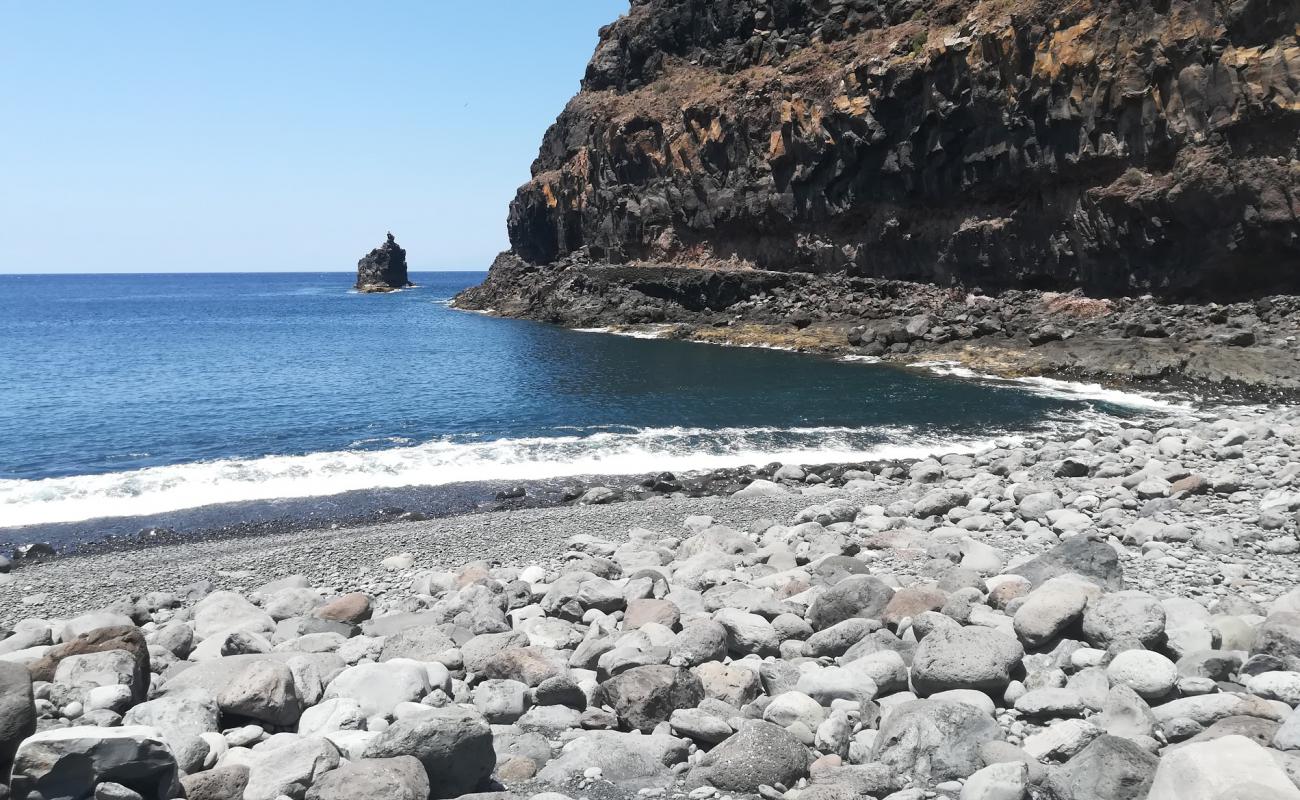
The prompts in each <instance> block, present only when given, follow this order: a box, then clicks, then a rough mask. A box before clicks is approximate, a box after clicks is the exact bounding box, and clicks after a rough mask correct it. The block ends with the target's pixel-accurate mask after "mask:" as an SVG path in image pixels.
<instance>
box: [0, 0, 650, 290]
mask: <svg viewBox="0 0 1300 800" xmlns="http://www.w3.org/2000/svg"><path fill="white" fill-rule="evenodd" d="M627 7H628V0H545V2H537V0H474V2H470V3H463V2H458V3H452V2H446V1H445V0H385V1H384V2H374V3H371V2H365V3H361V2H343V1H342V0H276V2H271V3H267V2H261V1H254V0H221V2H215V3H197V2H171V1H169V2H144V1H143V0H122V2H113V3H105V2H98V1H97V0H95V1H93V2H92V0H66V1H62V2H23V1H22V0H0V115H3V116H2V117H0V118H3V119H4V120H5V121H6V124H5V131H4V133H3V134H0V273H19V272H22V273H32V272H61V273H81V272H216V271H221V272H227V271H230V272H250V271H272V270H273V271H327V270H328V271H334V270H351V269H355V267H356V261H357V259H358V258H360V257H361V256H362V255H364V254H365V252H366V251H368V250H369V249H370V248H372V247H375V246H377V245H378V244H379V243H380V242H381V241H382V240H383V238H384V233H385V231H388V230H390V229H391V230H392V231H393V233H394V234H395V235H396V237H397V240H398V242H399V243H400V244H402V246H404V247H405V248H406V250H407V259H408V262H409V263H410V264H411V266H412V268H415V269H486V268H487V266H488V264H489V263H490V262H491V260H492V258H493V256H494V255H495V254H496V253H497V252H499V251H501V250H503V249H505V248H506V246H507V240H506V230H505V220H506V207H507V205H508V203H509V201H510V199H511V198H512V197H513V196H514V192H515V189H516V188H517V187H518V186H519V185H520V184H522V183H524V182H525V181H527V180H528V177H529V171H528V170H529V165H530V164H531V163H532V160H533V159H534V158H535V157H536V155H537V148H538V146H539V145H540V144H541V140H542V134H543V132H544V131H545V130H546V128H547V126H548V125H550V123H551V122H552V121H554V119H555V117H556V115H557V114H559V112H560V111H561V109H563V107H564V104H565V102H566V101H567V100H568V99H569V98H570V97H571V96H572V95H573V94H574V93H575V92H576V91H577V89H578V81H579V80H580V79H581V77H582V73H583V70H584V67H585V65H586V63H587V61H588V59H589V58H590V57H591V53H592V51H593V50H594V48H595V45H596V39H597V31H598V29H599V28H600V26H601V25H605V24H608V23H609V22H612V21H613V20H615V19H617V18H618V16H619V15H620V14H622V13H624V12H626V11H627Z"/></svg>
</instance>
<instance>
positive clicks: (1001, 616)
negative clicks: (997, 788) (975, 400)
mask: <svg viewBox="0 0 1300 800" xmlns="http://www.w3.org/2000/svg"><path fill="white" fill-rule="evenodd" d="M1297 456H1300V408H1295V407H1276V408H1268V409H1260V408H1237V409H1227V410H1226V411H1225V410H1222V409H1220V410H1218V413H1208V412H1207V413H1203V414H1190V413H1188V414H1181V415H1173V416H1169V415H1164V416H1152V417H1147V418H1142V419H1135V420H1132V421H1131V422H1130V424H1127V425H1123V424H1121V425H1120V426H1118V427H1116V428H1115V429H1113V430H1092V431H1084V432H1082V433H1081V434H1080V435H1078V436H1077V437H1074V438H1072V437H1069V436H1063V437H1057V438H1042V439H1033V440H1026V441H1021V442H1011V441H1007V442H1004V443H1002V444H1001V445H1000V446H995V447H993V448H991V449H987V450H984V451H981V452H979V453H975V454H969V455H956V456H943V457H938V458H926V459H922V460H918V461H915V462H911V463H895V464H880V465H873V466H871V467H870V468H869V469H867V470H864V471H860V472H858V473H857V474H850V475H845V476H844V477H845V478H846V479H847V482H846V484H845V485H844V486H841V487H828V486H826V484H825V482H823V481H822V480H821V478H820V476H813V475H809V474H808V473H806V472H805V471H804V470H802V469H799V468H794V467H793V466H791V467H788V468H784V467H783V468H782V469H781V471H780V473H779V474H774V475H772V478H774V479H776V480H773V481H767V480H761V481H755V482H754V483H752V484H750V485H749V486H747V487H746V488H745V489H744V490H742V491H740V492H738V493H735V494H732V495H729V496H711V497H701V498H671V497H656V498H653V499H649V500H646V501H644V502H625V503H611V504H593V505H563V506H554V507H550V508H539V509H527V510H516V511H499V512H489V513H475V514H466V515H460V516H451V517H447V518H444V519H438V520H429V521H423V522H406V523H390V524H385V525H378V526H369V527H362V528H354V529H339V530H333V531H305V532H299V533H286V534H282V535H278V536H265V537H258V538H244V539H229V540H216V541H202V542H183V543H175V544H164V545H161V546H158V547H152V548H146V549H143V550H137V551H131V552H117V553H112V552H110V553H98V554H88V555H85V556H81V557H74V558H67V559H63V558H53V559H49V560H47V561H38V562H35V563H31V564H24V565H23V566H22V567H21V568H19V569H17V570H15V571H14V572H13V573H12V574H11V575H9V576H8V580H7V581H4V582H0V668H3V669H5V670H7V674H18V675H20V676H21V677H22V678H23V679H29V676H31V677H34V678H35V679H36V681H37V682H36V683H34V684H32V686H33V687H34V689H35V692H34V694H33V693H32V692H29V693H27V694H26V695H25V697H24V698H23V700H24V701H25V703H24V705H23V706H22V707H21V710H22V711H23V713H26V714H27V715H28V719H30V720H31V729H32V730H39V731H40V733H38V734H37V737H38V738H36V739H34V740H28V741H29V742H31V744H28V743H24V744H22V745H21V747H22V748H29V747H33V748H38V747H40V746H44V745H43V743H44V742H55V743H56V744H55V745H53V746H56V747H58V746H62V745H61V744H59V743H62V742H63V741H64V740H65V739H72V740H73V744H72V745H71V746H74V747H76V746H81V745H79V744H76V743H77V742H81V741H84V740H85V739H89V740H91V741H92V742H100V741H104V740H108V739H110V738H112V737H115V736H125V737H146V738H145V741H146V742H147V741H149V740H148V738H147V737H155V738H158V739H161V740H162V741H164V742H166V743H167V745H168V746H167V748H162V749H163V750H164V751H165V752H166V753H167V754H168V755H167V757H166V759H165V764H164V766H165V767H166V768H167V769H171V770H172V773H171V774H172V775H173V776H174V775H176V770H177V769H178V768H179V772H180V775H181V782H182V783H184V784H185V786H186V787H187V789H188V788H189V787H191V786H199V785H205V783H206V782H217V781H221V780H229V781H233V782H237V783H238V785H240V786H243V785H244V784H245V783H246V784H247V785H248V786H249V787H250V788H251V787H258V788H257V789H256V792H255V793H254V794H253V795H252V796H257V797H263V796H265V797H273V796H276V795H275V794H274V793H272V792H269V791H268V792H267V793H265V794H263V793H262V789H263V788H265V787H266V786H267V785H268V784H270V783H272V782H274V781H278V780H283V776H284V775H285V774H286V771H292V770H296V769H299V768H300V767H301V769H302V775H303V777H302V778H301V780H300V782H299V784H298V786H299V788H302V786H303V785H310V786H313V788H314V786H315V785H325V784H328V783H329V782H331V781H334V782H340V781H342V782H346V781H349V780H352V779H353V776H354V775H355V774H357V771H358V770H362V771H364V770H366V769H368V768H371V767H377V766H378V765H377V764H375V763H374V762H369V761H368V759H369V758H377V757H385V758H387V757H391V756H395V755H416V756H417V757H418V756H420V755H422V754H424V753H426V752H427V750H425V749H422V748H424V747H425V745H424V744H423V742H424V741H426V739H425V738H422V737H423V735H424V734H421V735H420V736H415V735H414V733H415V732H426V733H428V735H429V736H434V735H435V734H436V737H437V741H438V742H439V745H438V746H439V747H445V748H447V749H449V750H451V751H453V752H454V753H455V754H456V757H455V762H454V763H455V765H456V766H455V767H449V766H447V762H446V760H444V759H441V758H439V759H438V760H429V759H426V760H425V761H424V762H415V761H412V765H413V766H414V764H415V763H421V764H422V765H423V766H424V767H425V769H426V770H427V775H426V772H425V771H422V770H415V771H414V772H412V774H411V775H410V776H407V777H405V778H403V779H402V780H404V781H405V780H409V781H411V782H412V783H413V785H415V786H417V787H419V788H418V789H417V790H415V791H414V793H413V794H411V795H410V796H412V797H416V796H418V797H425V796H428V795H429V791H428V789H426V788H423V787H425V786H428V785H431V784H436V785H447V784H446V783H445V782H446V781H448V780H459V781H460V783H458V784H456V788H455V789H454V790H450V791H447V792H445V793H446V794H447V795H448V796H451V795H455V796H462V795H468V794H470V793H473V792H484V791H487V792H502V793H503V794H501V795H499V798H500V799H501V800H507V799H508V798H525V797H532V796H534V795H535V794H536V793H538V792H544V791H549V792H559V793H561V794H563V795H564V796H565V797H574V798H581V797H589V796H590V797H599V798H601V799H602V800H634V798H644V797H646V796H655V797H662V798H665V800H701V798H705V797H714V796H716V795H718V794H719V792H726V793H728V796H732V797H737V798H742V797H743V798H751V797H758V796H761V797H763V798H765V800H810V795H811V797H817V798H821V797H826V796H830V797H847V796H850V795H852V796H861V795H862V794H863V793H864V785H865V787H866V789H865V792H866V794H868V795H869V796H873V797H890V798H897V799H898V800H903V799H904V798H906V800H915V799H916V798H919V797H922V796H923V795H924V796H931V795H933V796H935V797H942V798H952V799H954V800H955V798H957V797H958V796H959V795H961V794H963V793H965V792H964V791H963V786H970V785H972V784H975V783H977V782H980V781H988V780H990V779H991V778H990V775H992V776H993V777H994V778H996V779H997V780H1003V779H1005V778H1007V777H1008V776H1009V777H1010V778H1011V779H1013V780H1014V781H1018V785H1019V786H1021V787H1022V788H1023V789H1025V790H1026V791H1022V792H1021V793H1022V795H1023V794H1026V793H1027V790H1028V787H1029V785H1031V784H1033V785H1037V786H1044V787H1047V786H1051V785H1054V782H1055V781H1059V780H1067V781H1068V780H1070V775H1071V770H1078V769H1088V770H1092V771H1095V770H1098V769H1101V770H1104V771H1109V770H1111V769H1113V768H1112V767H1111V766H1108V765H1109V764H1111V763H1112V761H1115V762H1116V763H1117V764H1118V765H1119V766H1122V767H1124V768H1125V769H1128V770H1130V772H1126V773H1124V774H1125V775H1131V776H1132V779H1133V782H1134V784H1135V785H1136V784H1139V783H1143V782H1146V783H1148V784H1150V783H1151V782H1152V781H1153V780H1154V785H1158V784H1159V783H1160V781H1161V780H1162V778H1161V777H1160V776H1161V775H1162V774H1166V773H1168V772H1170V771H1175V772H1180V774H1181V771H1182V770H1186V769H1188V768H1189V767H1188V765H1187V763H1186V761H1185V759H1184V758H1183V756H1182V755H1181V754H1182V753H1183V751H1182V750H1181V749H1180V748H1182V747H1184V746H1185V747H1195V746H1200V747H1202V748H1206V747H1208V748H1210V751H1213V752H1217V748H1219V747H1221V746H1222V747H1227V746H1229V745H1232V746H1233V747H1235V748H1237V749H1241V748H1247V749H1248V750H1249V752H1248V753H1246V755H1245V756H1243V757H1249V758H1251V759H1253V761H1252V767H1251V769H1252V770H1253V772H1252V774H1253V775H1256V776H1258V775H1260V774H1263V773H1267V774H1268V775H1269V776H1270V777H1269V780H1270V781H1273V782H1274V783H1275V784H1276V785H1278V786H1290V785H1291V782H1292V781H1294V780H1295V777H1291V776H1296V777H1300V773H1297V772H1295V770H1294V766H1295V765H1296V763H1297V760H1300V754H1297V753H1295V752H1294V751H1295V750H1300V740H1297V739H1294V738H1292V736H1291V734H1290V733H1288V731H1290V730H1291V729H1292V728H1293V727H1295V724H1296V722H1300V717H1297V716H1295V715H1296V713H1300V712H1296V711H1295V710H1294V709H1293V706H1294V705H1296V704H1300V695H1298V694H1295V693H1294V692H1293V691H1292V690H1291V689H1289V688H1287V687H1290V686H1292V683H1290V682H1289V681H1290V679H1291V678H1292V677H1297V678H1300V661H1297V660H1296V657H1295V655H1294V654H1295V652H1296V651H1295V650H1294V644H1295V642H1296V641H1297V639H1296V638H1295V637H1296V634H1295V633H1294V626H1293V623H1292V622H1291V620H1292V619H1293V618H1295V617H1296V615H1295V614H1294V613H1292V612H1293V611H1294V610H1295V609H1296V608H1300V590H1297V589H1296V586H1297V585H1298V584H1300V560H1298V558H1297V556H1298V555H1300V535H1298V534H1300V517H1298V515H1297V512H1298V511H1300V469H1297V468H1295V464H1296V463H1300V458H1298V457H1297ZM78 634H80V635H78ZM123 653H125V655H123ZM133 654H138V655H133ZM72 659H81V660H85V662H86V663H87V664H92V663H93V664H98V663H100V661H104V662H109V663H110V664H117V663H118V662H123V663H127V662H130V663H138V664H139V670H138V672H133V671H132V670H131V669H126V670H125V671H124V672H123V671H121V670H119V671H116V672H115V671H114V670H113V669H108V670H107V672H105V671H103V670H101V671H99V672H95V673H94V675H93V676H90V673H89V672H87V673H86V675H87V677H85V678H82V677H81V676H82V673H81V672H77V671H75V670H73V669H72V667H73V665H74V664H75V665H77V667H78V669H80V668H81V664H82V661H80V660H78V661H73V660H72ZM133 659H134V660H133ZM140 659H142V660H140ZM6 662H7V663H6ZM55 665H57V666H55ZM65 665H66V666H65ZM87 669H88V668H87ZM102 674H107V677H101V675H102ZM138 675H144V676H147V677H146V678H145V679H142V678H140V677H138ZM1279 676H1280V677H1279ZM79 680H89V681H93V683H91V684H80V683H77V681H79ZM105 680H107V681H109V682H110V683H111V682H112V681H117V682H118V683H117V684H114V685H108V684H104V683H103V681H105ZM244 681H251V682H252V683H248V684H247V688H245V686H246V685H245V683H243V682H244ZM137 686H138V687H139V688H138V690H137V689H135V688H134V687H137ZM299 686H301V687H302V688H298V687H299ZM22 688H24V689H25V684H24V685H23V687H22ZM1279 692H1281V693H1282V694H1279ZM110 693H111V694H112V697H114V698H119V699H118V700H114V701H113V704H110V705H108V706H105V705H103V704H102V703H103V702H104V701H103V700H102V699H101V698H103V697H105V696H107V695H109V694H110ZM33 696H34V697H35V699H32V698H33ZM1280 701H1281V702H1280ZM187 704H194V705H197V706H198V707H199V708H198V709H197V713H196V710H195V709H191V708H190V706H189V705H187ZM205 708H210V710H207V711H205V710H204V709H205ZM177 713H183V714H184V715H185V716H184V719H185V721H186V722H185V724H186V725H190V726H192V727H180V726H174V725H172V724H171V722H170V721H171V720H172V717H171V716H170V715H172V714H177ZM137 723H142V724H146V725H147V724H154V725H156V727H157V729H156V730H155V729H153V728H149V727H138V726H137ZM452 723H454V724H452ZM126 726H131V727H126ZM943 726H947V727H943ZM1243 726H1244V727H1243ZM936 730H939V731H948V732H947V733H945V734H944V735H942V736H938V737H935V736H933V735H932V733H933V732H934V731H936ZM1240 730H1246V731H1248V732H1250V733H1251V738H1249V739H1248V738H1245V737H1242V736H1240V735H1235V734H1237V733H1238V732H1239V731H1240ZM927 731H929V732H931V734H925V732H927ZM923 734H924V735H923ZM444 736H445V738H443V737H444ZM41 737H44V738H41ZM60 737H63V738H60ZM196 742H197V744H196ZM444 742H445V744H444ZM1234 742H1235V743H1236V744H1234ZM900 743H903V744H901V745H900ZM1202 743H1205V744H1202ZM91 746H94V745H91ZM647 748H651V749H652V750H653V752H655V753H659V752H663V753H664V754H665V755H664V756H663V758H660V757H659V756H658V755H655V756H654V757H652V758H649V759H647V758H646V757H645V756H644V755H643V754H644V753H645V752H646V749H647ZM755 748H765V749H764V752H775V753H778V754H779V759H778V760H777V761H776V762H774V763H778V764H779V768H780V770H781V772H780V773H779V774H776V773H773V772H772V771H771V770H769V769H768V768H767V766H766V765H760V766H761V768H760V766H756V765H755V764H754V763H753V761H752V759H749V758H748V757H747V756H748V754H749V753H750V752H751V751H753V750H754V749H755ZM939 749H942V751H943V752H942V758H943V759H944V760H943V761H941V762H940V761H938V759H939V758H940V756H939V755H937V754H936V752H937V750H939ZM951 753H959V754H960V758H959V760H954V759H953V757H952V756H951V755H950V754H951ZM344 759H347V761H348V762H350V763H346V764H345V763H344ZM1098 759H1100V760H1101V762H1100V763H1101V765H1100V766H1099V765H1098ZM16 763H17V764H19V765H20V768H18V769H15V775H16V776H17V775H18V774H20V772H21V771H22V770H33V769H38V768H39V767H38V766H35V765H36V764H37V763H38V760H37V759H36V758H35V756H31V757H24V755H23V753H22V750H21V749H20V754H19V756H18V759H17V762H16ZM151 763H152V762H151ZM935 763H941V764H942V765H943V767H942V769H943V770H944V771H942V772H938V771H936V770H935V768H934V767H933V766H932V765H933V764H935ZM322 764H323V765H324V766H318V765H322ZM1114 768H1118V767H1114ZM334 770H338V772H339V774H338V775H335V776H331V773H332V772H333V771H334ZM990 771H991V772H990ZM322 772H323V774H321V773H322ZM1089 774H1091V773H1089ZM773 775H775V777H773ZM426 778H427V780H428V781H429V783H421V781H423V780H425V779H426ZM1127 779H1128V778H1126V780H1127ZM1163 780H1165V781H1166V782H1168V780H1169V779H1168V778H1164V779H1163ZM864 781H865V782H866V783H865V784H864ZM1297 786H1298V787H1300V784H1297ZM706 788H707V792H708V793H707V794H706V793H705V792H704V791H700V792H698V793H694V794H693V792H695V790H704V789H706ZM646 789H649V790H651V791H652V792H653V793H654V794H653V795H646V794H644V793H641V792H642V790H646ZM275 791H280V790H278V789H277V790H275ZM295 791H296V790H295ZM1296 791H1300V788H1297V789H1296ZM828 792H829V795H827V794H826V793H828ZM83 794H84V793H83ZM162 796H163V795H159V797H160V798H161V797H162ZM190 796H194V795H192V794H191V795H190ZM233 796H239V794H238V792H236V793H235V794H234V795H233ZM245 796H250V795H245ZM342 796H350V795H347V794H344V795H342ZM479 796H480V797H481V795H479ZM1169 797H1172V795H1170V796H1169ZM557 800H558V799H557ZM1161 800H1164V797H1162V798H1161Z"/></svg>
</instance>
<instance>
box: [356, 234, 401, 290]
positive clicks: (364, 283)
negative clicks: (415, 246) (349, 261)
mask: <svg viewBox="0 0 1300 800" xmlns="http://www.w3.org/2000/svg"><path fill="white" fill-rule="evenodd" d="M410 285H411V281H410V279H409V278H407V275H406V251H405V250H403V249H402V247H401V246H400V245H399V244H398V243H397V240H396V239H394V238H393V234H392V233H391V232H390V233H389V234H388V241H386V242H384V243H383V244H381V245H380V246H378V247H376V248H375V249H374V250H371V251H370V252H369V253H367V254H366V255H365V256H364V257H363V258H362V259H361V260H360V261H358V262H357V284H356V289H357V291H359V292H391V291H394V290H396V289H401V288H404V287H407V286H410Z"/></svg>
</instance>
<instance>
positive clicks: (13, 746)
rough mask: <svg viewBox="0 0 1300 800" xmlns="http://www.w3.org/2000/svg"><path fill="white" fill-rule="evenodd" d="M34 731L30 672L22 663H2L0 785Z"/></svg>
mask: <svg viewBox="0 0 1300 800" xmlns="http://www.w3.org/2000/svg"><path fill="white" fill-rule="evenodd" d="M35 732H36V704H35V701H34V699H33V698H32V678H31V673H29V672H28V671H27V668H26V667H24V666H23V665H22V664H12V663H10V662H8V661H0V784H2V783H3V782H4V779H5V777H6V776H7V775H8V774H9V769H10V767H12V766H13V761H14V753H16V752H18V745H19V743H21V742H22V740H23V739H26V738H27V737H28V736H31V735H32V734H33V733H35Z"/></svg>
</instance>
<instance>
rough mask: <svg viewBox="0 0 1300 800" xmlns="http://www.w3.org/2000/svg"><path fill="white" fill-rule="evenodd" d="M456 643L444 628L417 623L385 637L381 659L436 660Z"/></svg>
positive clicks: (380, 654)
mask: <svg viewBox="0 0 1300 800" xmlns="http://www.w3.org/2000/svg"><path fill="white" fill-rule="evenodd" d="M455 646H456V643H455V642H453V641H452V640H451V637H449V636H448V635H447V634H445V633H443V631H442V629H441V628H439V627H436V626H433V625H416V626H414V627H411V628H407V629H405V630H402V631H399V632H398V633H395V634H393V635H392V636H389V637H388V638H386V639H384V647H383V650H381V651H380V653H379V660H380V661H392V660H393V659H394V658H411V659H415V660H416V661H436V660H437V659H438V656H440V655H442V654H443V653H445V652H447V651H448V650H451V649H453V648H454V647H455Z"/></svg>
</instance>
